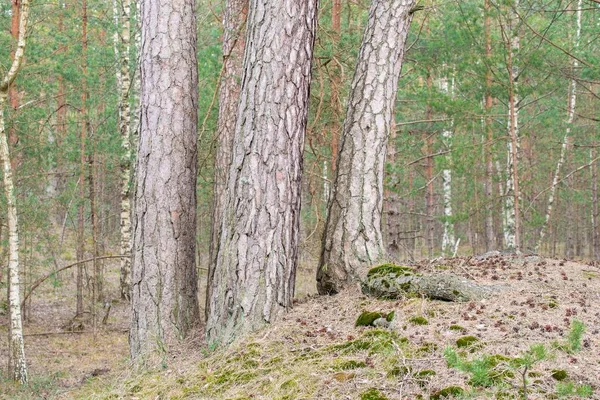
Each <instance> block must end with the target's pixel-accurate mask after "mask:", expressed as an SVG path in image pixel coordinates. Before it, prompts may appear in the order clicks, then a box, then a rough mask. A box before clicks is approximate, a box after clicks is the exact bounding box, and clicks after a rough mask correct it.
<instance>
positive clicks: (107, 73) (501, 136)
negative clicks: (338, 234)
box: [0, 0, 600, 304]
mask: <svg viewBox="0 0 600 400" xmlns="http://www.w3.org/2000/svg"><path fill="white" fill-rule="evenodd" d="M486 4H487V6H488V7H489V9H488V11H487V12H485V13H484V9H485V7H486ZM113 5H116V7H117V9H118V7H120V2H118V3H116V4H113V3H111V2H106V1H97V0H88V1H87V4H86V6H87V22H86V24H87V34H86V37H87V40H86V41H87V43H85V44H84V43H83V40H82V38H83V37H84V36H83V34H82V28H83V22H82V9H83V4H82V2H80V1H72V0H58V1H54V0H53V1H49V2H34V3H33V5H32V20H31V21H32V22H31V25H30V26H31V30H30V33H29V38H28V45H27V51H26V63H25V65H24V67H23V68H22V70H21V71H20V73H19V75H18V78H17V80H16V84H15V86H14V87H15V92H14V93H13V95H12V96H11V107H9V110H8V112H7V115H6V118H7V119H6V122H7V130H8V132H9V135H10V144H11V151H12V158H13V165H14V167H15V174H16V175H15V176H16V181H15V182H16V190H17V203H18V206H19V213H20V215H19V217H20V223H21V258H22V271H23V274H24V281H23V286H24V287H25V290H27V287H28V285H31V282H33V281H35V279H37V278H38V277H39V276H40V275H41V274H42V271H48V270H52V269H58V268H59V267H60V265H59V263H64V264H68V263H69V262H72V261H73V260H75V259H76V248H77V245H76V243H77V237H78V234H77V232H78V226H79V209H80V207H84V208H83V211H84V212H83V214H82V215H83V221H84V229H85V231H84V235H83V236H84V238H85V240H84V245H85V249H84V250H85V252H86V254H87V255H88V256H92V254H93V252H94V246H93V241H92V233H93V232H92V223H91V222H92V220H91V215H92V208H91V207H92V202H90V193H93V195H94V196H92V197H93V198H94V200H95V201H94V203H93V207H94V212H95V213H96V215H97V216H98V235H97V239H98V240H97V244H98V249H97V250H96V251H97V253H98V254H100V255H110V254H119V237H120V233H119V215H120V214H119V213H120V192H121V189H120V185H121V174H120V169H119V168H120V163H121V160H122V158H123V156H124V155H123V154H124V153H123V149H122V146H121V137H120V135H119V127H118V112H119V109H118V104H119V90H118V82H117V71H119V69H120V64H119V58H118V56H119V52H122V51H124V50H123V48H121V46H120V44H119V45H117V46H115V43H120V41H119V40H118V38H117V40H116V42H115V35H117V36H118V35H119V32H121V28H120V27H118V26H117V25H116V22H118V21H117V20H118V18H117V19H115V16H114V9H113ZM420 5H421V6H423V7H424V9H423V10H421V11H419V12H417V13H416V14H415V19H414V21H413V23H412V26H411V29H410V34H409V38H408V41H407V45H408V46H409V50H408V52H407V55H406V58H405V64H404V67H403V72H402V77H401V81H400V84H399V88H400V89H399V92H398V95H397V104H396V126H395V131H394V133H393V134H392V137H391V138H390V139H391V140H390V146H389V148H388V155H387V177H386V180H385V185H386V203H385V211H384V214H385V221H384V228H385V229H384V231H385V235H386V240H387V247H388V248H387V250H388V253H389V256H390V257H391V258H393V259H396V260H418V259H421V258H424V257H435V256H438V255H441V254H442V253H443V252H446V253H448V254H453V253H454V252H455V250H457V251H458V254H477V253H481V252H484V251H486V250H490V249H505V248H508V247H511V246H510V243H507V241H508V240H510V238H506V233H507V229H508V228H507V218H510V212H509V211H508V209H510V208H511V207H512V203H511V202H510V201H511V200H510V199H511V198H512V199H514V197H513V196H512V192H511V183H510V181H511V177H513V175H514V172H515V171H513V170H512V169H511V164H510V162H511V161H510V160H511V158H510V157H509V152H510V146H511V145H512V144H516V145H517V155H518V157H517V169H516V172H517V173H516V176H517V183H518V188H519V193H518V196H517V199H518V202H519V213H518V214H517V219H518V220H519V224H520V227H519V230H520V232H519V233H520V247H521V248H522V249H523V250H531V251H539V252H540V253H542V254H544V255H547V256H552V257H560V258H562V257H565V258H579V259H596V260H598V259H600V243H599V238H598V231H599V227H598V222H597V219H598V193H597V182H598V173H597V167H598V163H599V162H600V160H599V157H600V154H598V153H599V152H598V144H599V139H600V131H599V127H600V113H599V110H600V98H599V96H600V69H599V68H598V65H599V58H600V4H597V3H595V2H592V1H588V0H585V1H576V0H575V1H565V0H548V1H537V0H519V1H514V0H490V1H489V2H487V1H486V2H484V1H483V0H481V1H472V0H469V1H442V2H432V1H430V0H426V1H423V2H421V4H420ZM0 7H1V9H0V59H1V60H10V51H11V49H12V48H13V47H14V39H13V37H12V36H11V15H12V8H11V3H10V2H8V1H4V2H2V3H1V4H0ZM221 7H222V3H221V2H218V1H206V0H199V1H197V9H198V12H197V18H198V43H199V46H198V48H199V54H198V60H199V67H198V68H199V76H200V104H199V107H200V123H199V126H200V128H199V129H200V132H199V139H198V140H199V142H198V143H199V157H198V159H199V183H198V188H197V194H198V200H199V205H198V207H199V210H198V235H197V240H198V243H199V247H198V268H199V269H200V270H204V269H205V268H206V266H207V264H208V246H209V240H210V225H211V215H212V211H211V209H212V204H213V202H212V190H213V162H214V157H215V145H216V138H215V132H216V120H217V114H218V104H217V98H218V96H217V90H218V85H219V82H220V72H221V65H222V60H223V56H222V54H221V35H222V27H221V23H222V15H221V14H222V9H221ZM368 7H369V2H367V1H361V0H357V1H344V2H342V3H341V18H340V26H339V28H338V27H337V26H336V24H334V22H335V21H333V20H332V8H333V2H332V0H323V1H321V3H320V12H319V15H320V16H319V26H318V37H317V42H316V44H315V59H314V63H313V72H314V73H313V82H312V87H311V101H310V108H309V110H310V111H309V112H310V117H309V118H310V119H309V127H308V131H307V137H306V146H305V159H304V178H303V198H302V223H301V225H302V238H301V250H300V254H301V263H300V265H301V267H302V268H303V269H304V270H307V271H314V269H315V267H316V264H317V259H318V256H319V248H320V241H321V232H322V229H323V225H324V219H325V212H326V204H327V196H328V194H329V190H330V189H331V177H332V168H334V166H335V157H336V155H337V150H338V143H339V142H338V139H339V135H340V132H341V127H342V123H343V118H344V111H343V110H344V109H345V106H344V105H345V101H346V98H347V94H348V90H349V84H350V79H351V77H352V73H353V71H354V65H355V58H356V56H357V53H358V49H359V46H360V40H361V36H362V33H363V29H364V23H365V21H366V18H367V12H368ZM578 9H580V10H581V28H580V32H579V33H578V12H577V10H578ZM132 14H133V15H134V16H135V12H133V13H132ZM486 15H487V16H489V34H490V35H489V38H490V41H489V43H490V46H489V48H488V46H487V42H486V18H485V16H486ZM136 25H137V24H136V22H135V18H134V20H133V21H132V23H131V26H132V27H134V28H132V31H135V26H136ZM134 37H135V33H134V34H132V41H131V42H132V45H131V46H130V58H131V60H132V62H131V65H132V66H133V65H134V64H135V61H134V60H136V54H135V53H136V46H135V45H134V42H135V40H134V39H133V38H134ZM86 46H87V50H85V49H86ZM0 68H2V69H6V68H7V66H6V65H0ZM131 71H132V72H131V74H132V76H131V79H135V76H134V72H133V71H135V68H131ZM573 87H574V88H575V92H573V89H572V88H573ZM511 88H513V89H514V91H515V96H514V98H513V100H515V108H516V109H517V110H518V132H514V133H515V136H517V135H518V137H511V131H510V129H509V126H510V124H509V111H508V110H509V106H510V103H511V96H510V92H511ZM15 93H16V95H15ZM574 94H575V95H576V96H573V95H574ZM486 95H487V96H486ZM486 97H487V98H489V99H490V100H491V101H490V102H489V103H486ZM574 98H576V101H573V99H574ZM130 101H131V107H134V109H135V107H136V105H135V96H130ZM486 104H487V106H486ZM570 110H571V113H572V114H573V115H572V117H570ZM84 124H87V129H86V134H85V135H84V136H83V142H82V127H83V126H84ZM133 148H135V145H134V147H133ZM82 151H83V153H82ZM561 158H563V159H564V161H563V162H562V164H561V163H560V160H561ZM557 171H558V172H557ZM555 175H556V176H557V178H555ZM90 177H91V178H92V179H90ZM82 178H83V179H82ZM507 182H508V184H507ZM553 182H554V183H553ZM90 183H91V184H92V185H93V186H92V187H91V188H92V189H93V190H92V191H90ZM445 188H450V190H449V191H448V190H447V189H446V190H445ZM553 188H556V191H555V190H554V189H553ZM554 193H555V194H554ZM553 194H554V196H553ZM553 197H554V198H553ZM549 204H550V205H552V210H551V213H550V215H549V218H548V217H547V215H548V214H549V213H548V209H549ZM507 207H508V209H507ZM0 215H1V216H5V215H6V201H5V199H4V198H2V199H1V200H0ZM2 218H4V217H2ZM547 218H548V222H547V227H545V225H546V219H547ZM486 228H487V229H488V230H487V231H486ZM542 234H543V237H542V236H541V235H542ZM452 236H454V238H453V240H451V242H450V244H448V243H449V242H447V241H446V242H444V237H446V238H448V237H452ZM0 237H1V238H2V259H5V258H6V254H7V243H6V240H7V239H6V238H7V232H6V222H5V220H4V219H3V220H2V221H1V223H0ZM541 237H542V240H541V243H540V244H541V246H538V242H539V241H540V238H541ZM457 243H458V247H457V248H456V249H455V247H456V246H457ZM538 247H539V248H538ZM84 258H87V257H84ZM3 264H4V263H3ZM0 271H1V273H2V274H1V277H0V283H2V285H3V286H4V283H5V282H6V271H5V270H4V269H2V270H0ZM311 273H312V272H311ZM0 298H2V300H0V304H5V303H4V299H5V296H2V297H0Z"/></svg>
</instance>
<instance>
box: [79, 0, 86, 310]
mask: <svg viewBox="0 0 600 400" xmlns="http://www.w3.org/2000/svg"><path fill="white" fill-rule="evenodd" d="M87 21H88V19H87V0H83V2H82V22H81V52H82V56H81V60H82V65H81V72H82V80H81V132H80V136H79V141H80V155H79V157H80V163H79V207H78V212H77V214H78V216H77V220H78V222H77V261H81V260H83V259H84V256H85V254H84V253H85V199H86V196H85V181H86V179H85V172H86V167H87V162H86V159H87V158H86V153H85V151H86V150H85V142H86V140H87V128H88V120H87ZM83 273H84V270H83V265H79V266H78V267H77V309H76V315H82V314H83Z"/></svg>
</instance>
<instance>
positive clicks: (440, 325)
mask: <svg viewBox="0 0 600 400" xmlns="http://www.w3.org/2000/svg"><path fill="white" fill-rule="evenodd" d="M469 262H470V261H468V260H467V261H465V260H464V259H459V260H458V261H456V264H458V265H460V266H461V268H457V269H455V270H454V271H453V272H454V273H459V274H460V273H462V272H464V271H465V270H467V271H468V272H469V278H470V279H476V280H477V281H478V283H482V284H489V285H494V284H498V283H499V282H498V281H501V284H502V285H503V286H505V287H509V288H510V289H509V290H507V291H502V292H499V293H498V295H497V296H495V297H494V298H493V299H489V300H488V301H483V302H469V303H447V302H439V301H431V300H427V299H423V298H410V299H405V300H376V299H372V298H370V297H366V296H364V295H363V294H362V293H361V292H360V291H359V290H358V288H351V289H349V290H347V291H345V292H343V293H341V294H339V295H337V296H324V297H307V296H306V293H307V292H308V293H313V292H310V291H309V288H312V287H313V286H312V285H311V284H309V283H310V282H312V280H313V279H314V271H312V270H306V271H304V272H302V271H301V274H300V275H299V276H300V277H299V287H301V288H303V289H302V290H301V292H302V293H304V295H303V297H302V300H300V301H299V302H298V303H296V304H295V307H294V309H293V310H292V311H291V312H290V313H289V314H288V315H286V316H285V317H284V318H283V319H282V320H281V321H279V322H277V323H275V324H273V325H272V326H270V327H269V328H267V329H265V330H262V331H260V332H256V333H255V334H253V335H251V336H248V337H245V338H239V339H238V341H236V343H234V344H233V345H232V346H231V347H230V348H228V349H208V348H206V347H205V346H204V345H202V341H201V338H200V340H197V341H194V342H191V343H187V344H185V346H184V347H182V349H172V350H173V351H172V357H171V356H170V357H169V358H168V359H167V360H165V363H164V368H162V367H159V368H158V369H154V370H149V371H146V372H141V371H136V370H132V369H131V368H130V367H129V364H128V358H127V357H128V356H127V332H126V328H127V310H126V307H125V306H124V305H119V304H117V305H115V306H113V313H111V316H110V321H109V324H108V326H106V327H100V330H99V332H98V335H97V337H96V339H94V338H93V335H91V334H84V335H70V334H57V335H50V336H33V337H26V341H27V348H26V351H27V352H28V353H27V354H28V357H29V360H30V365H31V368H30V369H31V376H32V379H33V380H34V385H32V386H31V387H30V388H18V387H15V386H13V385H10V384H8V383H7V382H6V381H0V399H10V400H12V399H17V400H20V399H23V400H25V399H38V398H47V399H78V400H79V399H121V398H123V399H133V398H137V399H140V400H142V399H214V400H221V399H223V400H224V399H238V400H239V399H253V400H255V399H264V400H267V399H268V400H271V399H273V400H278V399H279V400H283V399H288V400H293V399H332V398H336V399H337V398H339V399H344V398H350V399H352V400H359V399H360V397H361V395H362V394H364V393H367V394H369V395H371V394H372V395H375V394H376V393H375V392H374V391H371V392H369V391H370V389H376V390H377V391H378V393H379V394H381V395H382V396H385V398H388V399H390V400H404V399H423V400H425V399H430V398H436V397H435V396H436V393H437V394H438V395H439V396H438V397H437V398H439V399H442V398H443V397H441V395H443V394H444V393H451V392H452V390H458V389H452V388H453V387H459V388H461V390H463V391H464V395H463V398H470V399H506V400H508V399H510V400H514V399H516V398H518V396H519V391H518V389H515V388H513V387H512V386H510V385H516V384H517V382H518V380H519V377H520V376H519V373H518V371H517V373H516V374H514V377H511V376H509V375H508V374H504V375H502V376H501V377H499V378H498V380H497V381H498V382H510V385H509V384H506V385H504V384H502V385H499V384H494V385H492V386H490V387H475V386H473V385H472V384H471V383H472V382H471V376H469V375H468V374H466V373H463V372H461V371H458V370H456V369H453V368H449V367H448V365H447V363H446V361H445V359H444V356H443V352H444V349H445V348H446V347H447V346H454V347H456V340H457V339H459V338H461V337H463V336H475V337H478V338H479V339H480V341H479V342H478V343H476V345H475V346H471V347H466V348H461V349H457V351H458V352H463V353H462V356H463V357H466V358H468V359H469V360H475V359H481V358H483V357H484V356H487V357H488V358H487V360H488V361H489V362H490V363H491V364H490V365H492V364H493V365H495V367H493V368H495V369H497V370H498V371H505V370H506V369H510V368H512V367H511V365H510V363H511V360H515V359H516V358H518V357H520V356H521V355H522V354H524V352H525V351H526V350H527V349H528V348H529V346H530V345H531V344H532V343H545V344H547V345H548V347H551V345H552V343H553V342H555V343H557V346H558V347H557V348H560V349H569V348H570V346H569V345H568V344H569V324H570V323H571V322H572V321H573V319H579V320H581V321H583V322H584V324H585V328H586V329H585V332H584V333H583V336H582V341H581V343H582V349H581V350H580V351H573V352H572V353H569V352H567V351H566V350H560V351H558V350H557V351H556V353H557V356H556V358H555V359H553V360H551V361H543V362H540V363H539V365H536V366H535V368H534V369H532V370H530V371H528V373H527V379H528V382H529V385H530V387H529V399H530V400H541V399H550V398H553V397H552V396H554V398H573V399H577V398H585V397H586V396H587V398H594V397H593V396H597V393H598V388H599V387H600V377H599V376H598V375H597V374H589V373H588V372H589V371H596V370H597V368H598V359H600V353H598V351H597V349H598V348H600V335H599V334H598V333H597V332H598V331H600V320H599V319H598V318H597V317H596V314H598V315H600V314H599V313H600V304H598V302H596V301H594V299H595V297H594V296H595V294H596V293H597V292H598V291H600V279H597V278H596V277H592V276H589V274H588V275H586V274H584V272H582V271H584V270H588V269H589V268H590V267H589V266H585V265H581V264H576V263H566V264H565V265H564V266H561V265H559V262H552V261H548V264H547V265H544V267H543V268H541V267H539V266H537V265H526V266H523V263H522V262H521V263H519V264H516V265H514V266H513V265H512V264H511V263H510V262H508V263H505V264H506V265H502V263H496V264H493V263H490V264H481V265H479V264H477V265H470V264H469ZM453 263H454V261H453V260H447V261H444V262H443V265H444V266H448V267H451V268H453V265H454V264H453ZM115 267H118V265H117V266H115ZM467 267H468V269H467ZM536 268H538V269H537V270H536ZM116 271H118V269H117V268H115V269H114V270H112V272H111V270H110V269H109V270H108V273H112V274H115V272H116ZM415 271H416V272H417V273H423V274H426V273H432V272H433V271H436V269H435V265H431V264H430V263H424V266H422V267H420V266H417V267H416V268H415ZM438 271H439V270H438ZM519 272H520V273H521V274H522V276H523V277H524V278H523V279H520V280H519V279H516V278H515V279H511V276H518V273H519ZM563 272H564V273H566V275H567V277H568V279H569V280H564V279H563V276H564V275H563V274H562V273H563ZM303 274H304V275H303ZM493 275H494V276H497V279H496V278H493V279H492V278H491V277H492V276H493ZM110 276H111V277H112V279H114V278H115V277H118V275H116V274H115V275H110ZM486 279H489V280H486ZM578 279H579V280H578ZM544 280H547V281H548V283H545V282H544ZM112 284H114V286H111V287H109V289H110V290H111V291H115V288H117V287H118V286H117V284H118V279H117V280H116V281H114V282H113V283H112ZM584 284H585V285H584ZM304 288H306V289H304ZM40 290H42V291H41V292H40V295H39V297H36V298H35V299H34V303H33V304H34V313H33V314H32V317H33V318H32V319H33V321H35V322H32V323H30V324H29V325H26V334H31V333H42V332H44V331H55V332H60V331H61V330H60V326H61V325H63V324H64V322H66V321H68V319H70V318H71V316H72V315H71V313H70V310H72V309H73V307H72V306H73V299H72V297H70V296H67V295H65V296H64V298H62V297H57V295H56V294H57V293H62V288H61V291H55V290H54V289H53V288H51V287H48V288H46V289H44V288H41V289H40ZM311 290H314V288H313V289H311ZM540 292H542V293H544V294H543V295H542V296H539V293H540ZM63 301H64V303H61V302H63ZM550 303H552V304H550ZM58 309H61V310H62V309H65V310H67V311H66V312H65V313H64V315H60V316H59V317H58V318H57V315H56V313H55V312H56V310H58ZM365 310H374V311H378V312H381V313H382V314H384V313H385V314H388V313H390V312H391V311H392V310H394V311H395V316H394V318H393V321H392V324H391V329H393V330H389V329H383V328H375V327H372V326H366V327H362V326H359V327H356V326H355V323H356V319H357V317H358V316H359V315H360V313H361V312H363V311H365ZM388 315H389V314H388ZM415 315H417V316H424V317H425V318H426V319H427V320H428V322H429V323H428V324H427V325H414V324H412V323H411V322H409V318H410V317H412V316H415ZM2 318H3V317H2V315H1V314H0V319H2ZM566 320H568V321H566ZM4 321H5V320H2V321H0V331H1V329H2V328H1V327H2V326H3V324H4ZM594 332H596V333H594ZM471 349H472V350H473V352H471V351H470V350H471ZM3 351H4V350H3V348H2V344H1V343H0V359H5V358H4V353H3ZM104 369H106V370H108V372H106V373H100V374H93V372H94V371H95V370H100V371H102V370H104ZM553 370H564V371H565V372H566V373H567V378H566V379H565V380H564V381H556V380H555V379H554V378H553V377H552V371H553ZM500 378H501V379H500ZM0 379H1V377H0ZM559 384H560V387H559V386H558V385H559ZM586 385H588V386H586ZM445 390H446V391H445ZM588 390H593V393H594V394H593V395H592V397H590V395H589V394H586V393H588V392H586V391H588ZM559 394H560V396H563V397H559ZM515 396H517V397H515Z"/></svg>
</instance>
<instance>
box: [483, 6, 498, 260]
mask: <svg viewBox="0 0 600 400" xmlns="http://www.w3.org/2000/svg"><path fill="white" fill-rule="evenodd" d="M484 14H485V15H484V18H485V20H484V24H485V28H484V29H485V57H486V60H487V63H488V67H487V70H486V74H485V115H486V116H485V130H486V134H487V143H486V145H485V165H486V177H485V178H486V179H485V201H486V206H485V250H486V251H492V250H495V249H496V235H495V233H494V209H493V207H494V203H493V200H494V164H493V162H494V161H493V142H494V128H493V121H492V117H491V113H492V106H493V98H492V70H491V65H490V63H491V60H492V27H491V17H490V0H485V5H484Z"/></svg>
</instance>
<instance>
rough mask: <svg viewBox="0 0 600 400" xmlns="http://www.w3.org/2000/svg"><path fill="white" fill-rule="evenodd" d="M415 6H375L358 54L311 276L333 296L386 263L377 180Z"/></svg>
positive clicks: (400, 0)
mask: <svg viewBox="0 0 600 400" xmlns="http://www.w3.org/2000/svg"><path fill="white" fill-rule="evenodd" d="M414 5H415V1H414V0H375V1H373V3H372V5H371V9H370V12H369V21H368V23H367V27H366V29H365V33H364V36H363V41H362V45H361V49H360V53H359V55H358V61H357V65H356V71H355V74H354V79H353V81H352V86H351V94H350V99H349V101H348V109H347V112H346V120H345V122H344V128H343V132H342V138H341V143H340V145H341V146H340V152H339V162H338V167H337V169H336V172H335V185H334V188H333V194H332V197H331V200H330V202H329V214H328V216H327V222H326V225H325V232H324V234H323V247H322V250H321V259H320V261H319V269H318V272H317V288H318V291H319V293H321V294H334V293H338V292H339V291H340V290H341V289H342V288H343V287H344V286H346V285H348V284H349V283H351V282H354V281H356V280H358V279H359V278H360V276H361V275H362V274H363V273H364V272H365V269H366V268H367V267H368V266H369V265H372V263H375V262H377V261H378V260H381V259H383V258H384V257H385V249H384V245H383V239H382V234H381V213H382V207H383V175H384V165H385V154H386V146H387V140H388V137H389V134H390V129H391V126H392V121H393V117H394V104H395V100H396V91H397V88H398V78H399V76H400V70H401V68H402V59H403V57H404V50H405V48H404V45H405V41H406V36H407V32H408V27H409V25H410V22H411V20H412V13H411V9H412V8H413V7H414Z"/></svg>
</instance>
